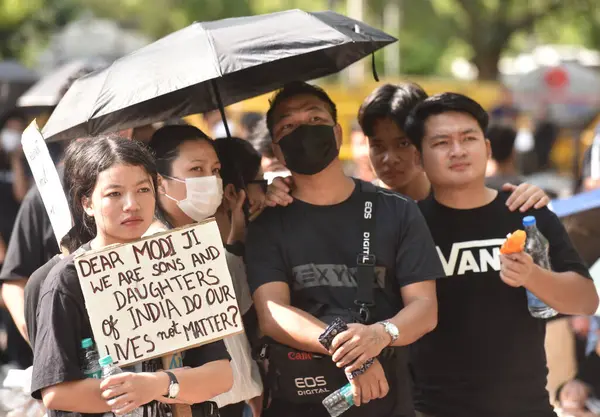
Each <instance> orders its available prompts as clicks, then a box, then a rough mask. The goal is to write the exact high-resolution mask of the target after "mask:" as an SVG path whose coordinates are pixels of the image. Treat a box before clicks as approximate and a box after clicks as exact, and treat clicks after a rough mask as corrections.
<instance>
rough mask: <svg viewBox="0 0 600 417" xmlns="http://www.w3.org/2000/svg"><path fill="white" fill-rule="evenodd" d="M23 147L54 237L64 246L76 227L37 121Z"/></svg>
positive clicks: (28, 128) (28, 133)
mask: <svg viewBox="0 0 600 417" xmlns="http://www.w3.org/2000/svg"><path fill="white" fill-rule="evenodd" d="M21 144H22V145H23V153H24V154H25V157H26V158H27V162H28V163H29V167H30V168H31V172H32V174H33V178H34V179H35V183H36V185H37V187H38V190H39V192H40V195H41V196H42V201H43V202H44V206H45V207H46V212H47V213H48V217H49V218H50V223H51V224H52V229H53V230H54V236H55V237H56V241H57V242H58V244H59V245H60V240H61V239H62V238H63V236H64V235H66V234H67V232H68V231H69V230H70V229H71V227H72V222H71V211H70V210H69V204H68V203H67V197H66V196H65V192H64V190H63V188H62V183H61V181H60V177H59V176H58V172H57V171H56V167H55V166H54V162H53V161H52V158H51V157H50V152H48V147H47V146H46V141H45V140H44V137H43V136H42V134H41V132H40V130H39V128H38V125H37V122H36V121H35V120H34V121H33V122H31V124H30V125H29V126H28V127H27V129H25V131H24V132H23V136H22V137H21Z"/></svg>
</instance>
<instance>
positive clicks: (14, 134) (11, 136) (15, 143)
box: [0, 128, 21, 153]
mask: <svg viewBox="0 0 600 417" xmlns="http://www.w3.org/2000/svg"><path fill="white" fill-rule="evenodd" d="M0 142H1V143H2V149H4V151H5V152H6V153H11V152H14V151H15V150H16V149H17V148H18V147H19V144H20V143H21V134H20V133H19V132H18V131H16V130H14V129H9V128H6V129H3V130H2V132H0Z"/></svg>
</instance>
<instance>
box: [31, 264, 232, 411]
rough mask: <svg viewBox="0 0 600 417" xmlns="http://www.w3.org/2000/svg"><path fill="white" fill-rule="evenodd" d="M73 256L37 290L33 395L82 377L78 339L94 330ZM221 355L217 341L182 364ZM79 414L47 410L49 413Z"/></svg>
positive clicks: (152, 365)
mask: <svg viewBox="0 0 600 417" xmlns="http://www.w3.org/2000/svg"><path fill="white" fill-rule="evenodd" d="M73 258H74V255H69V256H67V257H65V258H63V259H61V260H60V261H59V262H58V263H57V264H56V265H55V266H54V267H53V268H52V270H51V271H50V273H49V275H48V277H47V279H46V281H45V282H44V284H43V286H42V290H41V292H40V297H39V306H38V320H37V324H38V326H37V333H36V337H35V339H34V340H35V344H34V346H33V349H34V356H33V375H32V380H31V392H32V396H33V397H34V398H36V399H41V394H42V389H44V388H47V387H51V386H53V385H57V384H60V383H63V382H68V381H76V380H80V379H83V378H85V376H84V375H83V372H82V371H81V367H82V364H81V363H80V357H79V354H80V346H81V340H82V339H85V338H88V337H89V338H93V334H92V329H91V325H90V320H89V316H88V314H87V311H86V309H85V301H84V298H83V293H82V292H81V287H80V285H79V278H78V276H77V271H76V269H75V264H74V262H73ZM221 359H227V360H229V359H230V356H229V354H228V353H227V349H226V348H225V344H224V343H223V342H222V341H218V342H214V343H209V344H207V345H204V346H201V347H198V348H194V349H190V350H187V351H185V352H184V357H183V364H184V366H190V367H198V366H202V365H204V364H206V363H208V362H212V361H216V360H221ZM143 365H144V366H143V369H145V370H148V371H151V370H153V369H157V368H159V367H160V361H147V362H144V364H143ZM207 382H208V381H207ZM195 407H199V408H200V404H196V405H193V406H192V412H194V408H195ZM146 408H147V409H148V411H149V413H148V415H149V416H153V415H155V413H154V411H153V410H156V404H155V403H154V402H153V403H150V404H148V405H147V406H146ZM78 414H79V413H67V412H64V411H55V410H49V411H48V415H49V417H59V416H61V417H64V416H66V415H70V416H71V417H72V416H73V415H78ZM194 414H196V413H194ZM81 415H86V414H81Z"/></svg>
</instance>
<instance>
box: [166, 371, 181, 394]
mask: <svg viewBox="0 0 600 417" xmlns="http://www.w3.org/2000/svg"><path fill="white" fill-rule="evenodd" d="M164 372H165V373H166V374H167V375H169V380H170V383H169V393H168V394H167V395H165V397H167V398H170V399H175V398H177V396H178V395H179V381H178V380H177V377H176V376H175V374H174V373H173V372H169V371H164Z"/></svg>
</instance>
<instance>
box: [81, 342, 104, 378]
mask: <svg viewBox="0 0 600 417" xmlns="http://www.w3.org/2000/svg"><path fill="white" fill-rule="evenodd" d="M98 360H99V356H98V351H97V350H96V348H95V347H94V341H93V340H92V339H83V340H82V341H81V363H82V369H81V370H82V372H83V374H84V375H85V377H86V378H95V379H100V378H102V368H101V367H100V364H99V363H98Z"/></svg>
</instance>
